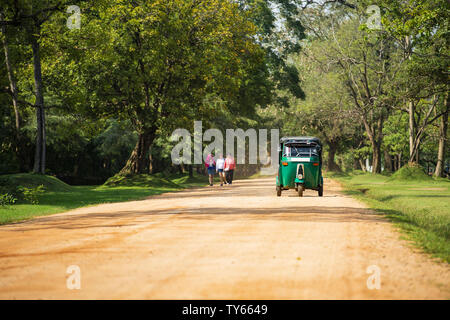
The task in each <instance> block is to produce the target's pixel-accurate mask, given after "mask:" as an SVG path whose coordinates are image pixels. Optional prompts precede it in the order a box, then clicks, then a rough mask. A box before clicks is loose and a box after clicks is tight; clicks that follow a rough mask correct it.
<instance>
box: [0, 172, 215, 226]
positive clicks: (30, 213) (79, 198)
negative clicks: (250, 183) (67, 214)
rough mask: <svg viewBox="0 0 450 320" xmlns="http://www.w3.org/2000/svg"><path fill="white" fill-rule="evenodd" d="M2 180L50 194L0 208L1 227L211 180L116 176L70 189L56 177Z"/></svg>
mask: <svg viewBox="0 0 450 320" xmlns="http://www.w3.org/2000/svg"><path fill="white" fill-rule="evenodd" d="M1 179H4V180H5V179H6V180H7V181H8V183H9V184H10V186H11V187H13V185H12V184H14V185H17V186H18V185H21V186H25V187H31V186H38V185H41V184H43V185H44V186H45V188H46V190H47V191H46V192H45V193H44V194H43V195H42V196H39V204H37V205H32V204H28V203H17V204H14V205H11V206H8V207H1V206H0V225H1V224H6V223H12V222H18V221H23V220H27V219H31V218H33V217H37V216H46V215H51V214H55V213H61V212H64V211H68V210H71V209H75V208H80V207H84V206H89V205H95V204H101V203H112V202H122V201H130V200H140V199H144V198H145V197H148V196H152V195H156V194H161V193H165V192H172V191H178V190H181V189H185V188H190V187H199V186H205V185H206V184H207V181H208V178H207V177H204V176H201V175H197V174H195V175H194V177H189V176H188V175H187V174H186V175H170V176H164V175H162V174H156V175H139V176H135V177H121V176H114V177H112V178H111V179H109V180H108V181H107V182H106V183H105V184H104V185H101V186H69V185H67V184H65V183H63V182H62V181H60V180H58V179H56V178H54V177H50V176H42V175H34V174H17V175H7V176H6V175H3V176H0V180H1Z"/></svg>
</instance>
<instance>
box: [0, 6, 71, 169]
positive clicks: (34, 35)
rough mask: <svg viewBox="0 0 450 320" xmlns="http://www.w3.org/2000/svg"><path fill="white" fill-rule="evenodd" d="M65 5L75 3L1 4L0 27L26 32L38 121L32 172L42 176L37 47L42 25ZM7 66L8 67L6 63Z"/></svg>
mask: <svg viewBox="0 0 450 320" xmlns="http://www.w3.org/2000/svg"><path fill="white" fill-rule="evenodd" d="M68 2H70V4H74V3H76V2H78V1H76V0H75V1H72V0H70V1H56V0H54V1H45V2H43V1H35V0H24V1H12V0H9V1H6V3H5V4H4V8H3V13H2V17H1V18H0V25H1V26H2V27H5V26H11V27H14V28H16V30H20V31H22V32H25V34H26V35H27V42H28V44H29V45H30V46H31V48H32V52H33V69H34V86H35V103H34V107H35V108H36V119H37V134H36V149H35V159H34V169H33V171H34V172H35V173H41V174H44V173H45V161H46V143H45V140H46V133H45V104H44V85H43V79H42V67H41V48H40V43H39V42H40V39H41V29H42V25H43V24H44V23H45V22H47V21H48V20H49V19H50V18H51V16H52V15H53V14H54V13H55V12H57V11H61V10H62V9H63V8H66V6H67V3H68ZM5 41H6V40H5ZM6 48H7V46H6V47H5V50H7V49H6ZM7 60H8V59H7ZM6 63H8V61H7V62H6ZM13 82H14V81H13ZM13 82H12V83H11V90H12V95H13V100H16V102H17V90H16V89H14V88H13Z"/></svg>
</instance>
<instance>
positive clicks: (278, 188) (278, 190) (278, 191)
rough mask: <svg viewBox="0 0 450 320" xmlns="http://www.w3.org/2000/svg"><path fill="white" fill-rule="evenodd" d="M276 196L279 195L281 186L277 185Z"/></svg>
mask: <svg viewBox="0 0 450 320" xmlns="http://www.w3.org/2000/svg"><path fill="white" fill-rule="evenodd" d="M277 197H281V187H280V186H277Z"/></svg>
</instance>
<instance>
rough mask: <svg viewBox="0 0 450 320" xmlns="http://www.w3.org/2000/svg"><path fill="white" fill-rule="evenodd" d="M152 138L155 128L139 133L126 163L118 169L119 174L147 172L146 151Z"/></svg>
mask: <svg viewBox="0 0 450 320" xmlns="http://www.w3.org/2000/svg"><path fill="white" fill-rule="evenodd" d="M153 140H155V130H154V129H153V128H152V129H147V130H144V131H143V132H141V133H139V137H138V141H137V142H136V146H135V147H134V150H133V152H131V155H130V158H129V159H128V161H127V163H126V164H125V166H124V167H123V168H122V170H121V171H120V174H142V173H148V169H149V164H148V159H149V158H148V152H149V150H150V146H151V145H152V144H153Z"/></svg>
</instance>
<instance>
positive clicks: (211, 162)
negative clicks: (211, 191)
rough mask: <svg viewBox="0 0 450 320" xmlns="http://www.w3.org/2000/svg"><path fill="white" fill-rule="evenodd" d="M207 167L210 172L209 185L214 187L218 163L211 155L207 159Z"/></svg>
mask: <svg viewBox="0 0 450 320" xmlns="http://www.w3.org/2000/svg"><path fill="white" fill-rule="evenodd" d="M205 167H206V169H207V170H208V176H209V185H210V186H211V187H212V186H213V183H214V174H215V173H216V161H215V160H214V157H213V155H212V154H211V153H210V154H208V156H207V157H206V161H205Z"/></svg>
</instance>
